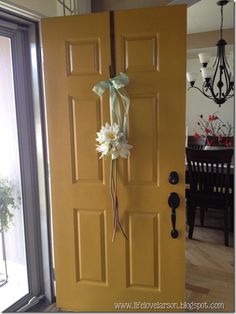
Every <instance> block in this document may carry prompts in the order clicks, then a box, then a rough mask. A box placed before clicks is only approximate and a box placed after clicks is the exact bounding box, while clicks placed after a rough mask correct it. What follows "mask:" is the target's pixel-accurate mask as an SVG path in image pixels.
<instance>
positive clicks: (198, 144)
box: [187, 135, 206, 150]
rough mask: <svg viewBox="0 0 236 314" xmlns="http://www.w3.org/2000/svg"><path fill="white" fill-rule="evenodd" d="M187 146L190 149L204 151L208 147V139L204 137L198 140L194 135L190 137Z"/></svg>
mask: <svg viewBox="0 0 236 314" xmlns="http://www.w3.org/2000/svg"><path fill="white" fill-rule="evenodd" d="M187 145H188V146H187V147H189V148H192V149H196V150H202V149H204V147H205V146H206V138H205V137H203V136H200V137H198V138H196V137H194V136H192V135H189V136H188V143H187Z"/></svg>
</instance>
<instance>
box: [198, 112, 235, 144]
mask: <svg viewBox="0 0 236 314" xmlns="http://www.w3.org/2000/svg"><path fill="white" fill-rule="evenodd" d="M197 124H198V127H199V128H200V130H201V133H199V132H197V131H195V134H194V137H195V138H199V137H200V136H203V137H206V141H207V145H208V146H225V147H230V146H233V127H232V125H231V124H230V123H229V122H228V121H227V123H224V122H223V121H222V120H221V119H220V118H219V117H218V116H217V115H216V113H214V114H212V115H209V116H208V119H207V120H206V119H204V117H203V115H202V114H201V115H200V119H199V120H198V122H197Z"/></svg>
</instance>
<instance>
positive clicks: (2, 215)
mask: <svg viewBox="0 0 236 314" xmlns="http://www.w3.org/2000/svg"><path fill="white" fill-rule="evenodd" d="M14 194H15V189H14V186H13V184H12V183H11V182H9V180H7V179H2V178H0V231H7V230H8V229H9V228H10V226H11V224H12V219H13V216H14V213H13V210H14V209H16V208H17V207H18V206H17V204H16V201H15V198H14Z"/></svg>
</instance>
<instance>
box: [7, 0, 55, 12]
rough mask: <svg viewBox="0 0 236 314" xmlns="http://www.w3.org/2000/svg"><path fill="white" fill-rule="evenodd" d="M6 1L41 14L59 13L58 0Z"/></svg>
mask: <svg viewBox="0 0 236 314" xmlns="http://www.w3.org/2000/svg"><path fill="white" fill-rule="evenodd" d="M4 2H6V3H9V4H12V5H15V6H16V7H20V8H22V9H26V10H29V11H30V12H33V13H36V14H38V15H40V16H56V15H57V0H6V1H4Z"/></svg>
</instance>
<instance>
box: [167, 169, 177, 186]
mask: <svg viewBox="0 0 236 314" xmlns="http://www.w3.org/2000/svg"><path fill="white" fill-rule="evenodd" d="M168 181H169V183H170V184H177V183H178V182H179V175H178V173H177V172H176V171H171V173H170V175H169V178H168Z"/></svg>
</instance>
